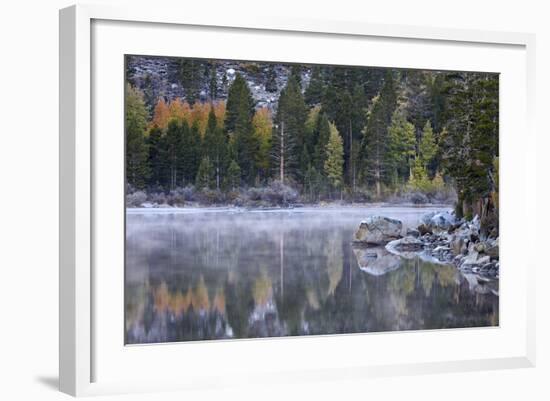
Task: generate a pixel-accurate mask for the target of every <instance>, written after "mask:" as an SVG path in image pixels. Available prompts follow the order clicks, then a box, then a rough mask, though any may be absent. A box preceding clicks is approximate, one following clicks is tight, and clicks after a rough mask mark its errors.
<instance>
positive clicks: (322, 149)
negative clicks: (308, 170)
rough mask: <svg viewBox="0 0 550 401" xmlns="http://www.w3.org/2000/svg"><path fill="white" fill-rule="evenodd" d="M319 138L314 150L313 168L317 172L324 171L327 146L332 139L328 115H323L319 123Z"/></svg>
mask: <svg viewBox="0 0 550 401" xmlns="http://www.w3.org/2000/svg"><path fill="white" fill-rule="evenodd" d="M317 132H318V134H317V138H316V140H315V145H314V150H313V166H314V167H315V168H316V169H317V171H324V166H325V160H326V156H327V154H326V146H327V144H328V140H329V137H330V123H329V121H328V118H327V115H326V114H324V113H323V114H322V115H321V117H320V118H319V122H318V130H317Z"/></svg>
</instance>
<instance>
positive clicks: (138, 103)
mask: <svg viewBox="0 0 550 401" xmlns="http://www.w3.org/2000/svg"><path fill="white" fill-rule="evenodd" d="M125 114H126V180H127V182H128V184H129V185H131V186H133V187H134V188H140V189H141V188H144V187H145V184H146V183H147V179H148V175H149V166H148V163H147V159H148V156H149V155H148V150H147V144H146V143H145V132H146V129H147V108H146V107H145V102H144V100H143V94H142V93H141V92H140V91H138V90H137V89H135V88H133V87H132V86H130V84H128V85H126V108H125Z"/></svg>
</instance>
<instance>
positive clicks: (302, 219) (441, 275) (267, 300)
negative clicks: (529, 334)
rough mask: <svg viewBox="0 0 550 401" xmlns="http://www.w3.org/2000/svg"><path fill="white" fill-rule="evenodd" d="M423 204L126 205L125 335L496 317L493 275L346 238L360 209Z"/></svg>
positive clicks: (392, 211)
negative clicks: (146, 207) (256, 207)
mask: <svg viewBox="0 0 550 401" xmlns="http://www.w3.org/2000/svg"><path fill="white" fill-rule="evenodd" d="M430 210H433V209H429V208H414V207H341V208H302V209H293V210H273V211H265V210H264V211H245V210H231V209H189V210H187V209H181V210H159V209H157V210H139V209H129V210H128V211H127V223H126V224H127V230H126V289H125V302H126V305H125V308H126V343H128V344H140V343H155V342H173V341H188V340H210V339H228V338H253V337H268V336H296V335H315V334H338V333H357V332H376V331H394V330H420V329H441V328H453V327H455V328H456V327H480V326H495V325H498V314H499V309H498V307H499V303H498V281H490V282H486V281H484V280H482V279H480V278H478V277H476V276H474V275H465V274H462V273H460V272H459V271H458V270H457V269H456V268H455V267H454V266H450V265H442V264H437V263H434V262H431V261H426V260H423V259H420V258H418V257H413V258H411V259H404V258H401V257H398V256H395V255H390V254H387V252H385V250H384V249H383V248H374V249H369V250H368V251H366V250H365V249H361V248H357V247H354V246H352V243H351V239H352V236H353V233H354V231H355V230H356V229H357V227H358V225H359V223H360V221H361V220H363V219H365V218H366V217H367V216H369V215H374V214H380V215H384V216H388V217H392V218H396V219H399V220H401V221H403V223H404V225H405V226H408V227H413V226H416V225H417V224H418V221H419V219H420V217H421V216H422V215H423V214H424V213H427V212H429V211H430ZM437 210H441V209H437ZM373 252H374V253H376V254H377V258H376V259H375V262H372V253H373ZM369 255H370V256H369Z"/></svg>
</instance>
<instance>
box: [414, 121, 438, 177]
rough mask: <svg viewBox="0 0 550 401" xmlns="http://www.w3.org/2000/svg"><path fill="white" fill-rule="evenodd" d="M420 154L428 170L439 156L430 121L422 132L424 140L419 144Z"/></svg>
mask: <svg viewBox="0 0 550 401" xmlns="http://www.w3.org/2000/svg"><path fill="white" fill-rule="evenodd" d="M418 152H419V156H420V160H421V161H422V163H423V164H424V167H426V168H427V167H428V165H429V164H430V163H431V161H432V160H433V158H434V157H435V155H436V154H437V144H436V143H435V137H434V133H433V130H432V125H431V124H430V120H428V121H426V124H425V125H424V129H423V130H422V138H421V139H420V143H419V144H418Z"/></svg>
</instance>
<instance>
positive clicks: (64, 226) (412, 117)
mask: <svg viewBox="0 0 550 401" xmlns="http://www.w3.org/2000/svg"><path fill="white" fill-rule="evenodd" d="M251 21H254V22H251ZM258 43H261V46H259V45H258ZM533 59H534V37H533V36H532V35H528V34H517V33H514V34H512V33H500V32H499V33H497V32H476V31H466V30H448V29H434V28H423V27H403V26H380V25H372V24H368V23H366V22H364V23H358V22H355V23H352V22H334V21H320V20H319V21H316V20H307V21H304V20H293V19H292V18H282V19H281V18H257V19H254V20H252V19H247V20H246V21H245V20H241V19H239V17H237V16H231V15H225V16H217V15H216V14H215V13H214V14H213V15H210V16H208V17H206V16H193V15H185V14H184V13H183V12H181V11H179V10H172V11H171V12H167V11H166V10H165V11H158V10H157V11H155V12H153V11H152V10H148V9H140V8H132V9H129V8H124V9H114V8H110V7H104V6H73V7H70V8H67V9H64V10H61V12H60V99H61V100H60V203H61V205H60V215H61V217H60V219H61V220H60V388H61V390H62V391H64V392H67V393H69V394H72V395H90V394H105V393H117V392H135V391H157V390H159V391H160V390H163V391H165V390H169V389H200V388H209V387H212V386H224V385H232V386H234V385H239V384H242V385H245V384H246V382H247V381H249V380H255V381H256V382H259V383H262V382H265V383H267V382H273V381H274V380H276V381H277V382H278V383H285V382H286V383H291V382H292V381H294V380H300V381H303V380H311V381H314V380H327V379H328V378H342V377H347V378H349V377H356V378H357V380H360V379H361V378H365V377H374V376H380V375H399V374H404V373H407V374H410V373H432V372H440V371H465V370H474V369H499V368H510V367H529V366H533V365H534V363H535V341H534V314H533V310H534V305H533V304H534V283H533V278H532V277H533V276H532V272H533V270H534V256H533V255H534V252H532V251H533V250H531V246H532V245H531V244H530V242H529V239H528V238H527V236H526V235H525V234H524V233H525V232H526V230H527V231H528V230H530V229H534V227H535V224H536V219H535V215H536V211H535V209H534V208H533V206H532V204H531V203H530V201H529V200H530V199H531V198H532V195H533V193H534V191H535V188H536V180H535V177H534V175H533V174H532V173H531V172H532V171H534V167H533V166H534V163H535V160H534V154H533V151H532V147H533V144H534V141H535V138H534V132H533V130H532V127H531V121H532V113H533V100H534V99H533V98H534V95H533V87H534V70H533V69H534V67H533V66H534V62H533Z"/></svg>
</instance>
